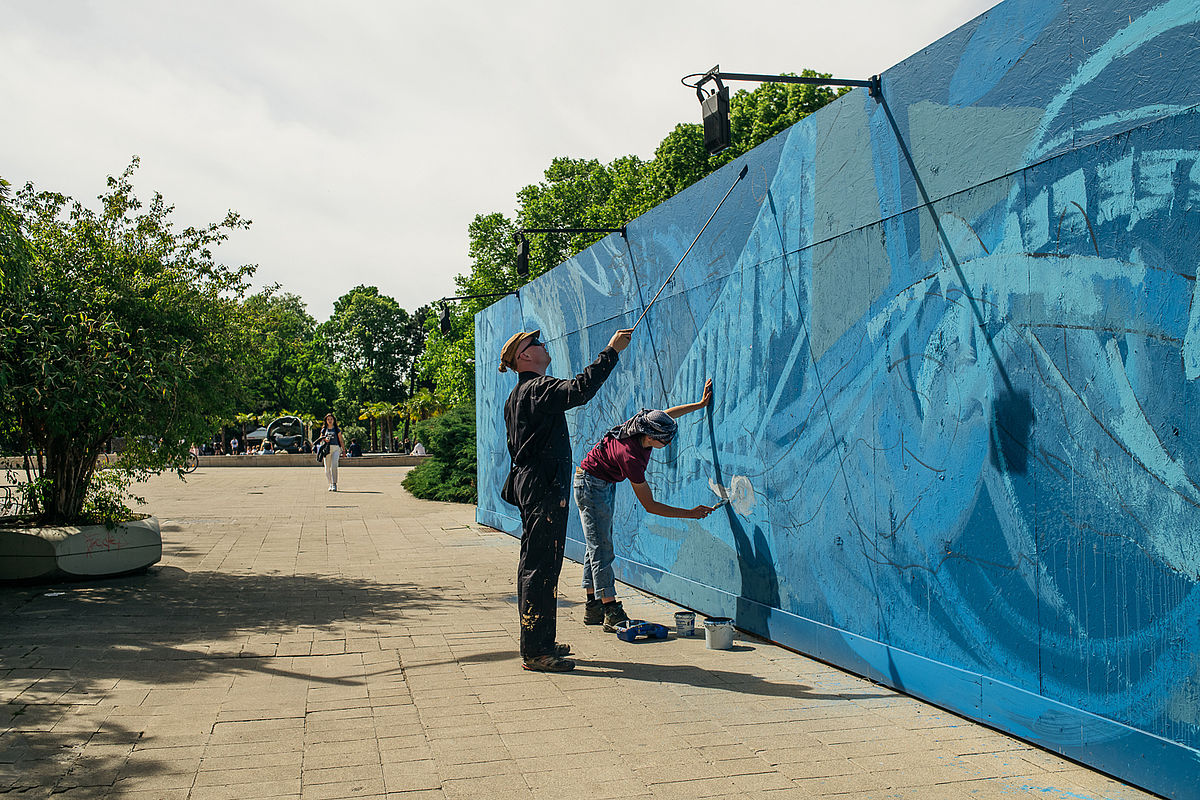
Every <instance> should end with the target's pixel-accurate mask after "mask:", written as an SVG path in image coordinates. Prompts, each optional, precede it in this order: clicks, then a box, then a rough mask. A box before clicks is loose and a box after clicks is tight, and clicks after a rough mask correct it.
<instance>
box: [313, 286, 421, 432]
mask: <svg viewBox="0 0 1200 800" xmlns="http://www.w3.org/2000/svg"><path fill="white" fill-rule="evenodd" d="M428 311H429V308H428V306H426V307H423V308H420V309H417V311H416V312H414V313H412V314H409V313H408V312H407V311H405V310H404V309H403V308H401V307H400V305H399V304H398V303H397V302H396V301H395V300H394V299H392V298H391V297H388V296H387V295H384V294H381V293H380V292H379V289H378V288H376V287H374V286H356V287H354V288H353V289H351V290H350V291H349V292H347V293H346V294H344V295H342V296H341V297H339V298H338V299H337V300H336V301H334V304H333V316H331V317H330V318H329V320H328V321H327V322H325V323H323V324H321V325H320V326H318V327H317V330H316V334H315V337H314V341H315V342H318V343H319V347H318V348H317V349H319V350H320V351H322V352H323V353H324V355H325V357H326V360H327V361H328V363H331V364H333V365H334V366H335V369H336V385H337V399H336V401H335V402H334V408H335V410H336V411H337V414H338V416H339V418H340V417H346V418H348V419H349V418H356V417H358V415H359V413H360V409H362V408H363V407H364V406H366V405H367V404H368V403H372V402H380V401H387V402H391V403H395V402H399V401H401V400H404V399H405V398H406V397H407V396H408V392H409V382H410V379H411V377H412V374H413V371H414V370H415V369H416V362H417V357H418V356H419V355H420V353H421V348H422V347H423V345H424V342H425V329H424V321H425V317H426V316H427V315H428ZM322 413H323V412H322Z"/></svg>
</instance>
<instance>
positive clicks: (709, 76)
mask: <svg viewBox="0 0 1200 800" xmlns="http://www.w3.org/2000/svg"><path fill="white" fill-rule="evenodd" d="M690 78H699V80H698V81H696V82H695V83H688V79H690ZM709 81H712V82H713V85H714V87H715V88H714V89H712V90H711V91H707V92H706V91H705V89H704V84H706V83H708V82H709ZM722 81H755V82H757V83H804V84H808V85H809V86H862V87H865V88H866V90H867V92H868V93H869V94H870V95H871V97H873V98H875V100H876V101H877V102H878V101H879V100H880V99H881V98H882V97H883V94H882V88H881V85H880V80H879V76H878V75H872V76H871V77H870V79H868V80H865V81H863V80H842V79H840V78H806V77H798V76H795V75H758V74H753V73H748V72H721V67H720V65H717V66H715V67H713V68H712V69H710V70H709V71H708V72H696V73H693V74H691V75H684V76H683V78H682V79H681V83H683V85H684V86H687V87H689V88H692V89H695V90H696V97H697V98H698V99H699V100H700V113H701V115H702V117H703V120H704V149H705V150H707V151H708V154H709V155H710V156H715V155H716V154H717V153H719V152H721V151H722V150H724V149H725V148H727V147H729V146H730V145H731V144H732V143H733V136H732V130H731V128H730V124H729V87H727V86H726V85H725V84H724V83H722Z"/></svg>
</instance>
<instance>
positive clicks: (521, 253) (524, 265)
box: [512, 225, 625, 278]
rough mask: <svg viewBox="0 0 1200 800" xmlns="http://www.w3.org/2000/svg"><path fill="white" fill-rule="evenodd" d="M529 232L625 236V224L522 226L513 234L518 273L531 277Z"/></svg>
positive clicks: (523, 276) (524, 276)
mask: <svg viewBox="0 0 1200 800" xmlns="http://www.w3.org/2000/svg"><path fill="white" fill-rule="evenodd" d="M527 233H619V234H621V238H625V226H624V225H622V226H621V227H619V228H521V229H520V230H518V231H517V232H516V233H514V234H513V235H512V237H513V241H514V242H516V243H517V275H519V276H521V277H522V278H528V277H529V240H528V239H526V238H525V234H527Z"/></svg>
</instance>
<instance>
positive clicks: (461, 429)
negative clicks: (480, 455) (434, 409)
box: [404, 404, 478, 503]
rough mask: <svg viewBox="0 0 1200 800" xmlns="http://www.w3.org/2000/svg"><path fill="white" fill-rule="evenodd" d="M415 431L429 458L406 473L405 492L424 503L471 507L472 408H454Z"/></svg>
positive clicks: (473, 498)
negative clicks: (465, 504) (430, 501)
mask: <svg viewBox="0 0 1200 800" xmlns="http://www.w3.org/2000/svg"><path fill="white" fill-rule="evenodd" d="M416 431H417V440H418V441H420V442H421V443H422V444H424V445H425V449H426V450H428V451H429V457H428V458H426V459H425V460H424V461H423V462H422V463H421V464H419V465H418V466H417V467H416V468H414V469H413V470H412V471H411V472H409V473H408V475H407V476H406V477H405V478H404V488H405V489H408V490H409V491H410V492H412V493H413V494H414V495H415V496H417V497H420V498H422V499H423V500H443V501H448V502H452V503H474V502H475V501H476V498H477V496H478V495H477V492H476V484H475V406H474V405H470V404H463V405H460V406H455V407H454V408H452V409H450V410H449V411H447V412H446V413H445V414H442V415H441V416H438V417H434V418H433V419H427V420H425V421H424V422H418V423H417V426H416Z"/></svg>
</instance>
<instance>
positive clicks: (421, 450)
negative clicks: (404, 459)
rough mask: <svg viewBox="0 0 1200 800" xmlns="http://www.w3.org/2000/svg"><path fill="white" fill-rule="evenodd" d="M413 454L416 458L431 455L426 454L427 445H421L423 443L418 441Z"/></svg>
mask: <svg viewBox="0 0 1200 800" xmlns="http://www.w3.org/2000/svg"><path fill="white" fill-rule="evenodd" d="M412 454H413V455H414V456H427V455H429V453H427V452H425V445H423V444H421V442H420V441H419V440H418V441H417V443H416V444H414V445H413V449H412Z"/></svg>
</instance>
